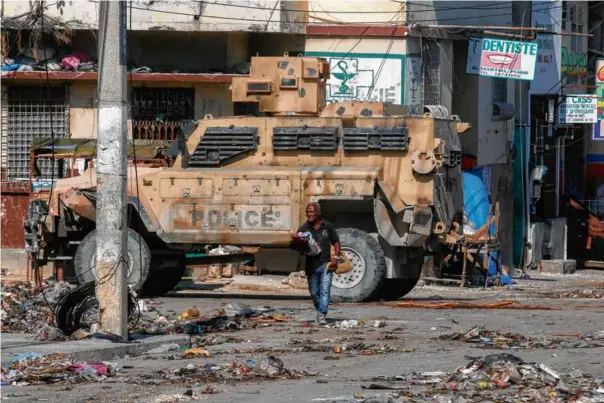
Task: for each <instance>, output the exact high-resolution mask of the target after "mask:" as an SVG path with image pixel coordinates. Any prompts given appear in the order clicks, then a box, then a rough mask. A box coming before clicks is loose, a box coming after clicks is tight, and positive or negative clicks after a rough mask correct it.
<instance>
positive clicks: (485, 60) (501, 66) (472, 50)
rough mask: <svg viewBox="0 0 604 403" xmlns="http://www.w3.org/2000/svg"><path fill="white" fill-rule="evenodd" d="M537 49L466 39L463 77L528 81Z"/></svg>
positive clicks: (528, 45)
mask: <svg viewBox="0 0 604 403" xmlns="http://www.w3.org/2000/svg"><path fill="white" fill-rule="evenodd" d="M538 48H539V45H538V44H537V42H519V41H507V40H503V39H493V38H470V41H469V45H468V60H467V64H466V73H468V74H476V75H480V76H487V77H500V78H510V79H515V80H532V79H533V78H534V77H535V66H536V64H537V50H538Z"/></svg>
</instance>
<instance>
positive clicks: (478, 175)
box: [462, 168, 513, 285]
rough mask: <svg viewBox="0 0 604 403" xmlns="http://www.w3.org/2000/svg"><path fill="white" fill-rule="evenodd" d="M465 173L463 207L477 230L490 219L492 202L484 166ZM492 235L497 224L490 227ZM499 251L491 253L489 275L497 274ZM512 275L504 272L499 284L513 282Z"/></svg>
mask: <svg viewBox="0 0 604 403" xmlns="http://www.w3.org/2000/svg"><path fill="white" fill-rule="evenodd" d="M462 175H463V207H464V211H465V213H466V217H467V219H468V220H469V221H470V223H471V224H472V226H474V228H475V229H476V230H478V229H479V228H480V227H482V226H483V225H485V224H486V223H487V221H488V219H489V210H490V209H491V204H490V202H489V195H488V192H487V188H486V187H485V185H484V182H483V181H482V168H478V169H474V170H472V171H466V172H463V173H462ZM489 232H490V235H492V236H494V235H495V224H493V225H491V226H490V227H489ZM498 257H499V252H493V253H491V260H490V261H489V268H488V271H487V276H488V277H495V276H497V259H498ZM512 283H513V280H512V277H510V276H507V275H505V274H503V273H501V275H500V276H499V284H500V285H507V284H512Z"/></svg>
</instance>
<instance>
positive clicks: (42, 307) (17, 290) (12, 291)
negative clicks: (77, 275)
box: [1, 281, 75, 340]
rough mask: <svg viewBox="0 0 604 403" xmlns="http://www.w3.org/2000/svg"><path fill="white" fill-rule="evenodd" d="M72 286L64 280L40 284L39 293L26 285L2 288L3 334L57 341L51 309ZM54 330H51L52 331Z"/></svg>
mask: <svg viewBox="0 0 604 403" xmlns="http://www.w3.org/2000/svg"><path fill="white" fill-rule="evenodd" d="M74 288H75V286H73V285H71V284H68V283H66V282H63V281H59V282H51V281H48V282H45V283H42V290H43V291H42V292H35V290H34V287H32V286H31V285H28V284H14V285H4V284H3V285H2V291H1V294H2V331H3V332H5V333H33V334H38V333H40V334H39V338H40V339H42V340H48V339H51V340H53V339H57V338H60V335H59V334H58V333H57V334H54V333H56V329H54V321H53V312H52V310H51V307H53V306H54V305H56V304H57V302H58V301H59V300H60V299H61V298H62V297H63V296H64V295H65V294H66V293H68V292H69V291H70V290H72V289H74ZM53 329H54V330H53Z"/></svg>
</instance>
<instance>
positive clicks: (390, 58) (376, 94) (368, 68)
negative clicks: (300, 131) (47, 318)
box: [307, 52, 405, 104]
mask: <svg viewBox="0 0 604 403" xmlns="http://www.w3.org/2000/svg"><path fill="white" fill-rule="evenodd" d="M307 56H313V57H325V58H327V59H328V60H329V64H330V69H331V75H330V77H329V79H328V80H327V102H329V103H333V102H340V101H359V102H365V101H371V102H385V103H391V104H402V103H403V102H404V95H403V94H404V80H403V77H404V72H405V65H404V63H405V60H404V59H405V56H403V55H377V54H363V53H360V54H341V55H340V54H338V53H321V52H307Z"/></svg>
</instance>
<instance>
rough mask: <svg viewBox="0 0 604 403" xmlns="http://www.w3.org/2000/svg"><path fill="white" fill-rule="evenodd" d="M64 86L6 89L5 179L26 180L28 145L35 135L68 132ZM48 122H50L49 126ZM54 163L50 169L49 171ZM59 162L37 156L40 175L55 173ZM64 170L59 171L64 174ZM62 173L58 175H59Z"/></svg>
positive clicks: (47, 176) (66, 133)
mask: <svg viewBox="0 0 604 403" xmlns="http://www.w3.org/2000/svg"><path fill="white" fill-rule="evenodd" d="M67 102H68V101H67V88H66V87H65V86H53V87H50V88H47V87H45V86H40V87H12V88H10V89H9V90H8V92H7V109H8V110H7V130H6V153H7V158H6V180H7V181H9V182H17V181H28V180H30V177H29V165H30V160H29V156H30V146H31V143H32V140H34V139H35V138H39V137H52V136H53V135H54V137H55V138H59V137H67V136H68V135H69V107H68V103H67ZM51 122H52V126H51ZM53 165H54V173H53V172H52V169H53ZM59 166H60V164H57V163H56V161H55V163H54V164H53V161H52V160H51V159H49V158H45V159H40V160H39V161H38V167H39V168H40V178H43V179H52V178H58V177H59ZM64 173H65V172H63V174H64ZM61 176H62V175H61Z"/></svg>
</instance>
